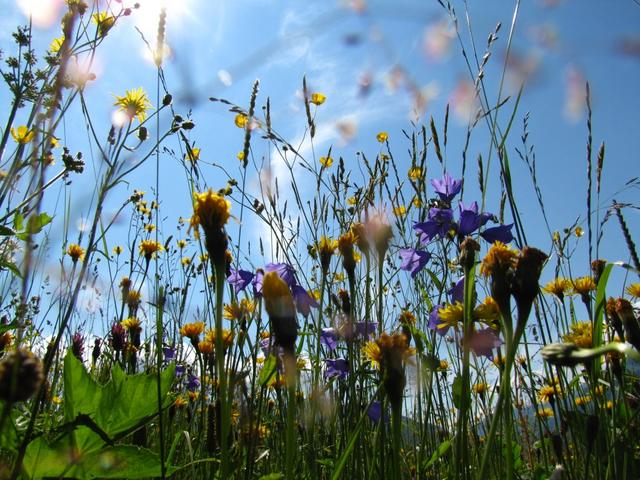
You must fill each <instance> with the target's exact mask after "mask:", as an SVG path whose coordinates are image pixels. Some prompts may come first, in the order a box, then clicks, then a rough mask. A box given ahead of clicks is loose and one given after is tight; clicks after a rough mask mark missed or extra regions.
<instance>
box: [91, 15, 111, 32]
mask: <svg viewBox="0 0 640 480" xmlns="http://www.w3.org/2000/svg"><path fill="white" fill-rule="evenodd" d="M91 19H92V20H93V23H95V24H96V25H97V26H98V36H99V37H104V36H105V35H106V34H107V33H109V30H111V28H112V27H113V25H114V24H115V23H116V18H115V17H114V16H113V15H109V14H108V13H107V12H106V11H105V12H98V13H94V14H93V15H92V17H91Z"/></svg>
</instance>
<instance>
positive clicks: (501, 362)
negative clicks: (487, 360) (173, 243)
mask: <svg viewBox="0 0 640 480" xmlns="http://www.w3.org/2000/svg"><path fill="white" fill-rule="evenodd" d="M491 363H493V364H494V365H495V366H496V368H499V369H502V367H504V366H505V365H506V364H507V359H506V358H504V356H503V355H498V356H497V357H493V359H491Z"/></svg>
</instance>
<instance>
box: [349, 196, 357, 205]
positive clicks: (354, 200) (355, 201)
mask: <svg viewBox="0 0 640 480" xmlns="http://www.w3.org/2000/svg"><path fill="white" fill-rule="evenodd" d="M357 204H358V199H357V198H356V197H349V198H347V205H349V206H350V207H354V206H356V205H357Z"/></svg>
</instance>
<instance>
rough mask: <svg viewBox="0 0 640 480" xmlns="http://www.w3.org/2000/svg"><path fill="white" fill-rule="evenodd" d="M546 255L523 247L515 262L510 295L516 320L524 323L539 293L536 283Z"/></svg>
mask: <svg viewBox="0 0 640 480" xmlns="http://www.w3.org/2000/svg"><path fill="white" fill-rule="evenodd" d="M546 260H547V255H546V254H545V253H544V252H542V251H541V250H538V249H537V248H533V247H524V248H523V249H522V252H521V253H520V256H519V257H518V259H517V260H516V266H515V272H514V275H513V281H512V284H511V293H512V294H513V297H514V298H515V300H516V305H517V307H518V319H519V321H521V322H526V320H527V318H528V317H529V312H531V306H532V305H533V300H534V299H535V298H536V296H537V295H538V292H539V289H540V287H539V285H538V281H539V280H540V273H541V272H542V267H543V265H544V262H545V261H546Z"/></svg>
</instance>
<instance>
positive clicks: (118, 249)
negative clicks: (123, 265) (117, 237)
mask: <svg viewBox="0 0 640 480" xmlns="http://www.w3.org/2000/svg"><path fill="white" fill-rule="evenodd" d="M113 253H115V254H116V255H120V254H121V253H122V247H121V246H120V245H116V246H115V247H113Z"/></svg>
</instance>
